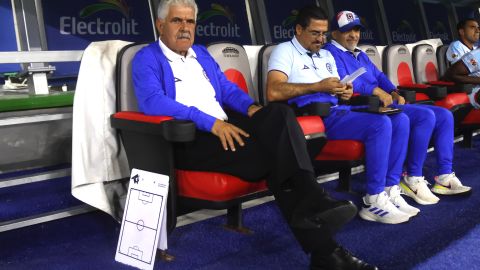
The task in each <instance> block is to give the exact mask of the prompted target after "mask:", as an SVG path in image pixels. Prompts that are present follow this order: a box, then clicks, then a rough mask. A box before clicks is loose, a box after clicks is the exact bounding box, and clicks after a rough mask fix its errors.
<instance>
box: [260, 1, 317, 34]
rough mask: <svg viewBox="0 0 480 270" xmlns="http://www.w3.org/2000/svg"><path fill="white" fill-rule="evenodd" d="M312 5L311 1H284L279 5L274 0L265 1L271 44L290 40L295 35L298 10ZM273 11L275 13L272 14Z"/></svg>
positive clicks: (313, 2)
mask: <svg viewBox="0 0 480 270" xmlns="http://www.w3.org/2000/svg"><path fill="white" fill-rule="evenodd" d="M314 4H315V1H313V0H297V1H285V2H283V3H282V4H281V5H279V4H278V1H275V0H265V9H266V11H267V19H268V24H269V26H270V34H271V36H272V42H274V43H279V42H283V41H287V40H290V39H292V38H293V36H294V35H295V29H294V28H295V25H294V22H295V19H296V18H297V15H298V9H300V8H302V7H303V6H306V5H314ZM273 10H274V11H275V12H272V11H273Z"/></svg>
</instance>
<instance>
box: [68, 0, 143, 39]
mask: <svg viewBox="0 0 480 270" xmlns="http://www.w3.org/2000/svg"><path fill="white" fill-rule="evenodd" d="M106 10H113V11H117V12H119V13H121V14H122V15H123V16H122V19H121V20H120V21H105V20H102V19H101V18H100V17H97V18H96V20H93V21H92V20H89V21H86V20H82V19H87V18H90V17H92V16H93V15H94V14H97V13H101V12H102V11H106ZM79 18H80V19H78V18H76V17H69V16H62V17H60V33H61V34H62V35H139V34H140V33H139V32H138V31H137V26H138V22H136V21H135V20H134V19H130V8H129V7H128V5H127V3H126V2H125V0H98V3H95V4H91V5H88V6H86V7H84V8H83V9H82V10H80V12H79Z"/></svg>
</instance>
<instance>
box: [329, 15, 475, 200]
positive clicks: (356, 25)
mask: <svg viewBox="0 0 480 270" xmlns="http://www.w3.org/2000/svg"><path fill="white" fill-rule="evenodd" d="M332 28H333V32H332V42H330V43H328V44H326V45H325V46H324V49H326V50H328V51H330V53H332V55H333V57H334V58H335V62H336V64H337V70H338V74H339V75H340V77H341V78H343V77H345V76H346V75H348V74H351V73H353V72H354V71H355V70H357V69H358V68H360V67H364V68H366V70H367V72H366V73H365V74H363V75H361V76H360V77H358V78H357V79H356V80H355V81H354V82H353V89H354V91H355V92H356V93H359V94H361V95H376V96H378V97H379V98H380V101H381V102H382V103H383V105H384V106H395V107H399V108H401V109H402V111H403V112H404V113H405V114H406V115H407V116H408V118H409V119H410V138H409V140H408V153H407V158H406V165H407V166H406V169H407V171H406V173H407V174H406V175H405V176H404V178H403V180H402V182H401V184H400V187H401V188H402V190H403V191H404V192H405V193H406V194H407V195H408V196H410V197H412V198H413V199H414V200H415V201H416V202H418V203H420V204H434V203H437V202H438V200H439V199H438V197H437V196H435V195H434V194H432V193H431V192H430V190H429V189H428V187H427V184H429V183H428V182H427V181H426V180H425V179H424V177H423V176H422V175H423V173H422V169H423V164H424V161H425V158H426V155H427V148H428V145H429V142H430V138H432V139H433V143H434V146H435V153H436V156H437V167H438V168H437V170H438V176H437V177H435V185H434V186H433V188H432V189H431V191H433V192H435V193H437V194H444V195H452V194H459V193H465V192H468V191H470V187H466V186H463V185H462V183H461V182H460V180H459V179H458V177H457V176H456V175H455V173H454V172H453V170H452V159H453V116H452V113H451V112H450V111H448V110H447V109H445V108H441V107H437V106H429V105H410V104H405V99H404V98H403V97H402V96H400V95H399V94H398V92H397V89H396V87H395V86H394V85H393V84H392V83H391V82H390V80H388V78H387V77H386V75H385V74H384V73H382V72H381V71H380V70H378V69H377V67H376V66H375V64H373V62H372V61H370V59H369V58H368V56H367V55H366V54H365V53H364V52H362V51H361V50H360V49H358V48H357V45H358V42H359V39H360V31H361V29H362V28H363V26H362V24H361V22H360V19H359V17H358V16H357V15H356V14H355V13H353V12H351V11H341V12H339V13H338V14H337V16H336V17H335V18H334V19H333V21H332Z"/></svg>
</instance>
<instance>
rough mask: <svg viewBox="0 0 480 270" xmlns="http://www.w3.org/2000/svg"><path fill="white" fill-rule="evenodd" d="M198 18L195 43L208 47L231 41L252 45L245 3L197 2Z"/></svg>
mask: <svg viewBox="0 0 480 270" xmlns="http://www.w3.org/2000/svg"><path fill="white" fill-rule="evenodd" d="M197 5H198V18H197V30H196V35H195V43H197V44H202V45H208V44H210V43H213V42H220V41H229V42H234V43H238V44H243V45H246V44H252V38H251V36H250V29H249V26H248V18H247V8H246V6H245V1H238V0H236V1H226V0H215V1H205V0H202V1H197Z"/></svg>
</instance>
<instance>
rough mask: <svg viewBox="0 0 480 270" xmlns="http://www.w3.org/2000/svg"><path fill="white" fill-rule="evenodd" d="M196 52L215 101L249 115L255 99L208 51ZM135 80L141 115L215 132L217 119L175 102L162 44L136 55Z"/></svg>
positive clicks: (173, 85)
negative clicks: (235, 82) (170, 118)
mask: <svg viewBox="0 0 480 270" xmlns="http://www.w3.org/2000/svg"><path fill="white" fill-rule="evenodd" d="M192 49H193V50H194V51H195V53H196V54H197V60H198V62H199V63H200V65H201V66H202V67H203V69H204V70H205V72H206V73H207V76H208V78H209V79H210V82H211V84H212V86H213V88H214V89H215V98H216V99H217V101H218V102H219V104H220V106H222V108H223V107H224V106H227V107H229V108H230V109H232V110H234V111H237V112H239V113H242V114H244V115H246V114H247V110H248V107H250V105H252V104H253V103H254V101H253V100H252V98H250V96H248V95H247V94H245V92H243V91H242V90H241V89H240V88H239V87H238V86H237V85H236V84H234V83H232V82H230V81H229V80H228V79H227V78H226V77H225V75H224V74H223V72H222V71H221V70H220V67H219V66H218V64H217V62H215V60H214V59H213V57H212V56H211V55H210V54H209V53H208V51H207V49H206V48H205V47H203V46H199V45H193V47H192ZM132 76H133V85H134V88H135V95H136V97H137V101H138V107H139V109H140V111H142V112H143V113H145V114H147V115H166V116H172V117H174V118H175V119H180V120H191V121H193V122H194V123H195V124H196V125H197V128H198V129H200V130H203V131H207V132H210V131H211V129H212V127H213V124H214V122H215V120H216V118H215V117H213V116H210V115H208V114H206V113H204V112H202V111H200V110H199V109H197V108H195V107H188V106H185V105H183V104H181V103H179V102H177V101H176V100H175V79H174V76H173V72H172V68H171V67H170V64H169V62H168V60H167V58H166V57H165V55H164V54H163V52H162V50H161V49H160V45H159V44H158V42H154V43H151V44H149V45H148V46H146V47H144V48H143V49H141V50H140V51H139V52H138V53H137V54H136V55H135V58H134V59H133V63H132Z"/></svg>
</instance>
